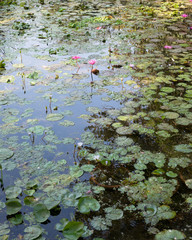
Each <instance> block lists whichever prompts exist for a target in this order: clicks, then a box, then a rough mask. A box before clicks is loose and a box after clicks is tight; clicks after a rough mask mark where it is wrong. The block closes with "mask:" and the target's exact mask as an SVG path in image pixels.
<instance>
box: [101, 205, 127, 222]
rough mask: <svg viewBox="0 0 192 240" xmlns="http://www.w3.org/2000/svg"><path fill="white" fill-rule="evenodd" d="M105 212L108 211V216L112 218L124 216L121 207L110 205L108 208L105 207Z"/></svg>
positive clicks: (116, 218)
mask: <svg viewBox="0 0 192 240" xmlns="http://www.w3.org/2000/svg"><path fill="white" fill-rule="evenodd" d="M105 212H106V218H108V219H110V220H118V219H121V218H122V217H123V211H122V210H121V209H117V208H113V207H108V208H105Z"/></svg>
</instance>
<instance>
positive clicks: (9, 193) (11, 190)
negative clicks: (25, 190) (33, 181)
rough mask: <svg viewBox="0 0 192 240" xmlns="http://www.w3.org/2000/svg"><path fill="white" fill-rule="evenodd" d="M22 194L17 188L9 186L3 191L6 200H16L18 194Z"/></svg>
mask: <svg viewBox="0 0 192 240" xmlns="http://www.w3.org/2000/svg"><path fill="white" fill-rule="evenodd" d="M21 192H22V189H21V188H20V187H17V186H9V187H7V188H6V189H5V194H6V198H8V199H10V198H16V197H17V196H18V195H19V194H20V193H21Z"/></svg>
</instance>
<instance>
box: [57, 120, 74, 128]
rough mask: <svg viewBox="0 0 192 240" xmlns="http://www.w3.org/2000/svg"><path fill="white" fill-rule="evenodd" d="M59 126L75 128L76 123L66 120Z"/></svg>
mask: <svg viewBox="0 0 192 240" xmlns="http://www.w3.org/2000/svg"><path fill="white" fill-rule="evenodd" d="M59 125H61V126H64V127H69V126H74V125H75V123H74V122H72V121H69V120H64V121H63V122H60V123H59Z"/></svg>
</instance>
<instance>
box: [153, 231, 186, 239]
mask: <svg viewBox="0 0 192 240" xmlns="http://www.w3.org/2000/svg"><path fill="white" fill-rule="evenodd" d="M185 238H186V236H185V234H183V233H182V232H180V231H178V230H174V229H169V230H164V231H162V232H159V233H158V234H156V235H155V240H170V239H173V240H182V239H185Z"/></svg>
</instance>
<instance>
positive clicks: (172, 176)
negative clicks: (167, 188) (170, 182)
mask: <svg viewBox="0 0 192 240" xmlns="http://www.w3.org/2000/svg"><path fill="white" fill-rule="evenodd" d="M166 175H167V176H168V177H171V178H175V177H177V173H174V172H172V171H169V172H166Z"/></svg>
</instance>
